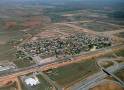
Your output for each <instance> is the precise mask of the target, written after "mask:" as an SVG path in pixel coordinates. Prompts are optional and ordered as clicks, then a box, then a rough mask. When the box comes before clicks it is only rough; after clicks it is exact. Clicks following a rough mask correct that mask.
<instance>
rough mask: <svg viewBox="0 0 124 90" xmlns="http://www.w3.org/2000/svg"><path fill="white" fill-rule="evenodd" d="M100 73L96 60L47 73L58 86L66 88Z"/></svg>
mask: <svg viewBox="0 0 124 90" xmlns="http://www.w3.org/2000/svg"><path fill="white" fill-rule="evenodd" d="M98 71H99V69H98V67H97V65H96V63H95V60H87V61H82V62H80V63H76V64H71V65H67V66H64V67H60V68H56V69H52V70H51V71H48V72H45V73H46V74H47V75H48V76H49V77H50V78H51V79H52V80H54V81H56V82H57V83H58V84H60V85H62V86H65V85H68V84H70V83H72V82H75V81H76V80H79V79H80V80H81V79H85V78H86V77H88V76H90V75H92V74H94V73H96V72H98ZM49 72H50V73H49Z"/></svg>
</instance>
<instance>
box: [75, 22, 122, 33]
mask: <svg viewBox="0 0 124 90" xmlns="http://www.w3.org/2000/svg"><path fill="white" fill-rule="evenodd" d="M77 25H78V26H80V27H82V28H86V29H90V30H94V31H97V32H104V31H113V30H119V29H120V27H119V26H115V25H110V24H107V23H105V22H98V21H94V22H84V23H77Z"/></svg>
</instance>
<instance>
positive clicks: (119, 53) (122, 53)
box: [115, 50, 124, 57]
mask: <svg viewBox="0 0 124 90" xmlns="http://www.w3.org/2000/svg"><path fill="white" fill-rule="evenodd" d="M115 54H116V55H117V56H122V57H124V50H120V51H118V52H116V53H115Z"/></svg>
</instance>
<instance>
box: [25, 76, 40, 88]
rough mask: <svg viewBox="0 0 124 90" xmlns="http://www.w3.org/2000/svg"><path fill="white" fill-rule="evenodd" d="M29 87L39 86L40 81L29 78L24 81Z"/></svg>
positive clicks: (35, 78)
mask: <svg viewBox="0 0 124 90" xmlns="http://www.w3.org/2000/svg"><path fill="white" fill-rule="evenodd" d="M24 82H25V83H26V84H27V85H30V86H35V85H37V84H39V83H40V82H39V80H38V78H37V77H33V78H27V79H25V81H24Z"/></svg>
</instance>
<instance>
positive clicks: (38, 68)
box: [0, 44, 124, 83]
mask: <svg viewBox="0 0 124 90" xmlns="http://www.w3.org/2000/svg"><path fill="white" fill-rule="evenodd" d="M120 47H121V49H122V48H124V45H123V44H121V45H118V46H112V47H109V48H105V49H100V50H98V51H94V52H89V53H85V54H83V55H80V56H76V57H74V59H72V60H70V61H69V60H67V61H65V60H62V61H54V62H47V63H45V64H39V65H33V66H30V67H27V68H22V69H17V70H14V71H12V72H10V73H7V74H4V75H1V76H0V83H2V82H3V81H6V80H9V79H11V78H14V77H17V76H20V75H25V74H28V73H32V72H36V71H41V70H42V71H44V70H48V69H50V68H56V67H59V66H62V65H63V66H64V65H68V64H71V63H76V62H79V61H82V60H86V59H91V58H92V57H96V56H101V55H105V54H108V53H112V52H113V50H114V49H115V50H119V49H120Z"/></svg>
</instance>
